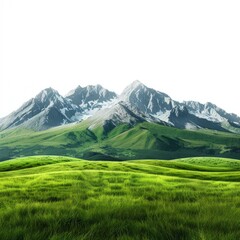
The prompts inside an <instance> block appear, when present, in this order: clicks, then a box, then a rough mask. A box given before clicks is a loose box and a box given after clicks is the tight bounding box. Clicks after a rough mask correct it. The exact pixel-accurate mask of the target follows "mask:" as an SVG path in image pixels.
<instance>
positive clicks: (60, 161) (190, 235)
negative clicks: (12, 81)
mask: <svg viewBox="0 0 240 240" xmlns="http://www.w3.org/2000/svg"><path fill="white" fill-rule="evenodd" d="M239 196H240V161H237V160H232V159H221V158H190V159H177V160H173V161H158V160H141V161H140V160H139V161H138V160H135V161H125V162H107V161H87V160H80V159H75V158H68V157H58V156H37V157H26V158H19V159H14V160H9V161H5V162H1V163H0V226H1V228H0V238H1V239H6V240H8V239H11V240H13V239H44V240H45V239H153V240H154V239H164V240H165V239H234V240H235V239H240V230H239V229H240V198H239Z"/></svg>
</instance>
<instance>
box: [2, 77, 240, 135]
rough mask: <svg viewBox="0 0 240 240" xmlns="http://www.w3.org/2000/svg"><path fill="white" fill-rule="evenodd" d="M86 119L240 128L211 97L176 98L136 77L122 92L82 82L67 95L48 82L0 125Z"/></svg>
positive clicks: (108, 125)
mask: <svg viewBox="0 0 240 240" xmlns="http://www.w3.org/2000/svg"><path fill="white" fill-rule="evenodd" d="M85 119H88V121H90V123H91V124H90V126H89V128H90V129H91V128H94V127H96V126H99V125H101V126H103V127H104V129H105V130H106V131H107V130H111V129H113V128H114V127H116V126H118V125H119V124H123V123H124V124H129V125H131V126H133V125H135V124H137V123H140V122H152V123H158V124H162V125H167V126H172V127H176V128H181V129H189V130H196V129H211V130H218V131H228V132H235V133H239V132H240V117H238V116H237V115H236V114H231V113H227V112H226V111H224V110H223V109H221V108H219V107H217V106H216V105H214V104H212V103H206V104H202V103H199V102H195V101H185V102H178V101H175V100H173V99H172V98H171V97H170V96H168V95H167V94H165V93H162V92H160V91H157V90H155V89H152V88H149V87H147V86H145V85H144V84H142V83H141V82H140V81H138V80H136V81H134V82H133V83H131V84H130V85H129V86H127V87H126V88H125V89H124V90H123V92H122V93H121V94H120V95H119V96H118V95H117V94H116V93H114V92H112V91H109V90H107V89H105V88H103V87H102V86H101V85H96V86H92V85H89V86H86V87H81V86H78V87H77V88H76V89H74V90H72V91H70V92H69V93H68V94H67V95H66V96H64V97H63V96H61V95H60V94H59V93H58V92H57V91H56V90H54V89H52V88H47V89H44V90H43V91H41V92H40V93H39V94H38V95H37V96H36V97H35V98H32V99H30V100H29V101H27V102H26V103H24V104H23V105H22V106H21V107H20V108H19V109H17V110H16V111H14V112H12V113H11V114H9V115H8V116H6V117H4V118H2V119H0V130H1V131H3V130H6V129H11V128H19V127H25V128H28V129H33V130H35V131H41V130H46V129H49V128H52V127H57V126H61V125H66V124H70V123H77V122H80V121H83V120H85Z"/></svg>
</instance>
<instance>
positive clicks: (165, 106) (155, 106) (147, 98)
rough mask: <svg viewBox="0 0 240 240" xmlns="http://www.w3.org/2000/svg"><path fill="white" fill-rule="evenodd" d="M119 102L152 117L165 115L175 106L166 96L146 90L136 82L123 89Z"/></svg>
mask: <svg viewBox="0 0 240 240" xmlns="http://www.w3.org/2000/svg"><path fill="white" fill-rule="evenodd" d="M119 100H120V101H124V102H127V103H129V104H132V105H133V106H135V107H137V108H138V109H139V110H141V111H142V112H144V113H148V114H153V115H157V114H162V113H165V112H166V111H167V110H171V109H172V108H173V106H174V105H175V102H174V101H173V100H172V99H171V98H170V97H169V96H168V95H167V94H165V93H162V92H159V91H156V90H154V89H152V88H148V87H146V86H145V85H144V84H142V83H141V82H139V81H138V80H137V81H134V82H133V83H132V84H130V85H129V86H127V87H126V88H125V89H124V91H123V92H122V94H121V95H120V97H119Z"/></svg>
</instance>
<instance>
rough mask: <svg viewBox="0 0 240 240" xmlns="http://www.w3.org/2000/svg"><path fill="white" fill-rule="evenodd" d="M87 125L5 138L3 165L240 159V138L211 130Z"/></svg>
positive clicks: (0, 147)
mask: <svg viewBox="0 0 240 240" xmlns="http://www.w3.org/2000/svg"><path fill="white" fill-rule="evenodd" d="M89 125H90V123H89V122H88V121H83V122H81V123H79V124H72V125H67V126H63V127H58V128H53V129H50V130H47V131H42V132H33V131H30V130H27V129H11V130H7V131H3V132H0V153H1V154H0V161H1V160H6V159H11V158H16V157H23V156H31V155H64V156H71V157H78V158H84V159H93V160H94V159H111V160H116V159H117V160H126V159H140V158H152V159H159V158H160V159H174V158H183V157H196V156H211V157H213V156H215V157H230V158H236V159H239V158H240V154H239V153H240V135H239V134H232V133H225V132H217V131H210V130H201V131H200V130H199V131H187V130H181V129H176V128H171V127H166V126H161V125H158V124H153V123H146V122H145V123H141V124H138V125H137V126H134V127H130V126H128V125H119V126H117V127H116V128H114V129H113V130H111V131H109V132H104V131H103V129H102V128H101V127H98V128H95V129H92V128H91V129H89V128H88V127H89Z"/></svg>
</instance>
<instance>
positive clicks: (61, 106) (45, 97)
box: [0, 88, 82, 130]
mask: <svg viewBox="0 0 240 240" xmlns="http://www.w3.org/2000/svg"><path fill="white" fill-rule="evenodd" d="M81 111H82V110H81V108H80V107H78V106H76V105H74V104H72V103H71V102H70V101H69V100H67V99H64V98H63V97H62V96H61V95H60V94H59V93H58V92H57V91H56V90H54V89H52V88H46V89H44V90H43V91H41V92H40V93H39V94H37V95H36V97H35V98H32V99H30V100H29V101H27V102H26V103H24V104H23V105H22V106H21V107H20V108H19V109H18V110H16V111H15V112H13V113H11V114H9V115H8V116H6V117H5V118H3V119H2V121H1V124H0V129H1V130H3V129H7V128H12V127H16V126H19V125H23V124H24V126H26V127H29V128H31V129H35V130H44V129H47V128H50V127H55V126H59V125H62V124H66V123H71V122H74V121H77V117H78V115H79V114H80V113H81Z"/></svg>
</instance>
